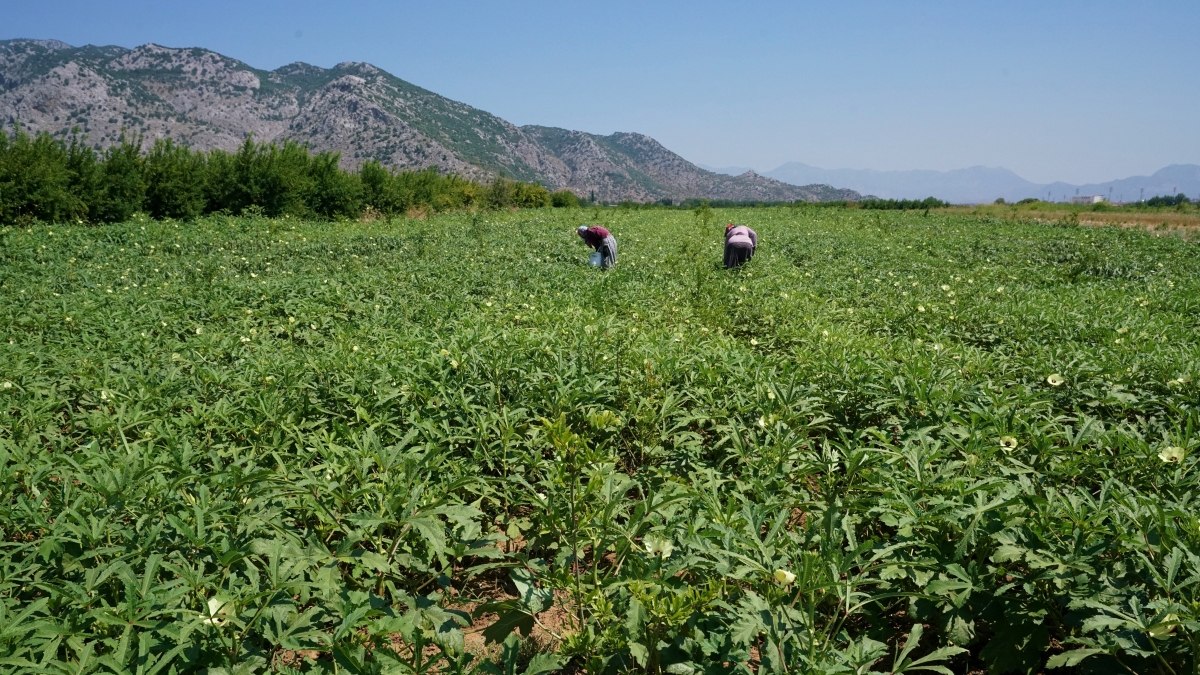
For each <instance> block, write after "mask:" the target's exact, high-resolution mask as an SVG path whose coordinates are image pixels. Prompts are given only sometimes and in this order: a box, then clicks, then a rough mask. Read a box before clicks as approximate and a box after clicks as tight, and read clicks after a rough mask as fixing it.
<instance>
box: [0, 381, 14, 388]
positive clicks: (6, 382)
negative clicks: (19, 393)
mask: <svg viewBox="0 0 1200 675" xmlns="http://www.w3.org/2000/svg"><path fill="white" fill-rule="evenodd" d="M12 388H13V383H12V382H9V381H8V380H5V381H4V384H0V389H12Z"/></svg>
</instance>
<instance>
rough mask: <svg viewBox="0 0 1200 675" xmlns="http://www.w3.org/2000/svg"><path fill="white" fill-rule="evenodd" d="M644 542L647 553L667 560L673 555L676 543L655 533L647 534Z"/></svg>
mask: <svg viewBox="0 0 1200 675" xmlns="http://www.w3.org/2000/svg"><path fill="white" fill-rule="evenodd" d="M642 544H643V545H644V546H645V547H646V553H648V554H649V555H651V556H653V557H656V558H662V559H663V560H666V559H667V558H670V557H671V554H672V553H673V552H674V551H675V543H674V542H672V541H671V540H670V539H669V538H667V537H661V536H657V535H653V534H648V535H646V538H645V539H643V540H642Z"/></svg>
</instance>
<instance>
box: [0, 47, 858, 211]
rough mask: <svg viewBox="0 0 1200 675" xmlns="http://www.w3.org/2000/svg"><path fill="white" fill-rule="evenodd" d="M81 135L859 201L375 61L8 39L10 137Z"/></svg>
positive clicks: (617, 194) (653, 190)
mask: <svg viewBox="0 0 1200 675" xmlns="http://www.w3.org/2000/svg"><path fill="white" fill-rule="evenodd" d="M14 129H20V130H23V131H25V132H29V133H39V132H46V133H49V134H52V135H54V136H55V137H58V138H62V139H67V138H70V137H72V136H76V137H78V138H80V139H82V140H83V142H85V143H87V144H89V145H92V146H93V147H96V148H98V149H101V148H104V147H108V146H111V145H113V144H116V143H118V142H119V141H120V139H121V138H122V136H124V137H125V138H140V139H142V142H143V145H144V146H149V145H152V144H153V143H154V142H155V141H156V140H158V139H160V138H170V139H172V140H174V141H175V142H177V143H180V144H182V145H185V146H188V147H190V148H193V149H197V150H209V149H221V150H226V151H234V150H236V149H237V148H238V147H239V146H240V145H241V144H242V143H243V141H244V140H245V138H246V137H247V136H248V135H252V136H253V138H254V139H255V141H257V142H267V143H271V142H283V141H288V140H291V141H296V142H300V143H303V144H305V145H307V146H308V147H309V148H311V149H312V150H314V151H336V152H338V153H340V156H341V162H342V165H343V167H344V168H347V169H354V168H357V167H358V166H360V165H361V164H363V163H364V162H366V161H368V160H377V161H379V162H380V163H382V164H383V165H384V166H386V167H388V168H390V169H393V170H401V169H422V168H430V167H433V168H437V169H438V170H440V171H443V172H447V173H455V174H458V175H461V176H464V177H466V178H470V179H473V180H478V181H488V180H491V179H492V178H494V177H496V176H505V177H508V178H513V179H517V180H522V181H530V182H538V183H541V184H542V185H545V186H546V187H548V188H550V189H552V190H555V189H560V188H566V189H570V190H571V191H573V192H575V193H576V194H577V195H579V196H580V197H583V198H585V199H587V198H595V199H597V200H599V201H602V202H619V201H636V202H651V201H675V202H677V201H681V200H686V199H693V198H707V199H724V200H733V201H796V200H804V201H818V200H833V199H849V200H854V199H858V198H859V195H858V194H857V193H855V192H853V191H850V190H845V189H835V188H831V187H829V186H825V185H809V186H797V185H792V184H788V183H784V182H781V181H778V180H775V179H772V178H767V177H764V176H759V175H757V174H755V173H753V172H749V173H743V174H741V175H738V176H727V175H724V174H719V173H715V172H711V171H706V170H704V169H701V168H699V167H697V166H695V165H694V164H692V163H690V162H688V161H687V160H685V159H684V158H682V157H680V156H679V155H677V154H675V153H673V152H671V151H670V150H667V149H666V148H664V147H663V146H662V145H661V144H659V143H658V142H657V141H655V140H654V139H652V138H650V137H648V136H644V135H641V134H637V133H614V134H611V135H608V136H599V135H594V134H588V133H584V132H581V131H571V130H567V129H557V128H550V127H541V126H524V127H518V126H516V125H513V124H511V123H509V122H507V121H505V120H503V119H500V118H499V117H496V116H495V115H492V114H490V113H487V112H485V111H483V110H479V109H477V108H473V107H471V106H469V105H466V104H463V103H459V102H457V101H452V100H450V99H447V98H445V97H443V96H439V95H438V94H435V93H434V92H431V91H428V90H426V89H422V88H420V87H417V86H415V85H413V84H411V83H409V82H406V81H404V80H401V79H400V78H398V77H396V76H394V75H392V74H390V73H387V72H384V71H383V70H380V69H379V68H376V67H375V66H372V65H370V64H367V63H342V64H338V65H337V66H334V67H333V68H320V67H317V66H313V65H309V64H305V63H293V64H289V65H286V66H283V67H281V68H278V69H276V70H273V71H263V70H259V69H256V68H253V67H251V66H249V65H247V64H245V63H242V62H240V61H237V60H236V59H231V58H228V57H226V56H222V55H221V54H218V53H216V52H212V51H209V50H206V49H200V48H189V49H176V48H169V47H163V46H159V45H154V44H148V45H143V46H141V47H137V48H134V49H126V48H123V47H113V46H105V47H96V46H85V47H73V46H71V45H68V44H66V43H63V42H59V41H55V40H5V41H0V130H2V131H3V132H5V133H10V132H11V131H13V130H14Z"/></svg>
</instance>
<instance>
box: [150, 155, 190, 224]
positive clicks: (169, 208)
mask: <svg viewBox="0 0 1200 675" xmlns="http://www.w3.org/2000/svg"><path fill="white" fill-rule="evenodd" d="M144 170H145V179H146V210H147V211H148V212H149V214H150V215H151V216H152V217H154V218H180V219H190V218H195V217H196V216H199V215H200V214H201V213H203V212H204V206H205V197H204V181H203V177H204V157H203V155H200V154H198V153H194V152H192V151H191V150H188V149H187V148H184V147H181V146H178V145H175V144H174V143H173V142H172V141H171V140H170V139H160V140H159V141H157V142H156V143H155V144H154V147H152V148H151V149H150V152H149V153H147V155H146V159H145V165H144Z"/></svg>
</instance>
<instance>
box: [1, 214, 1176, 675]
mask: <svg viewBox="0 0 1200 675" xmlns="http://www.w3.org/2000/svg"><path fill="white" fill-rule="evenodd" d="M711 215H712V218H711V219H709V218H707V217H702V215H701V213H699V212H696V213H693V212H691V211H684V210H637V209H617V208H605V209H595V210H591V209H588V210H571V209H556V210H553V211H552V210H549V209H543V210H535V211H520V212H513V213H479V214H466V213H460V214H454V215H443V216H438V217H435V218H431V219H428V220H395V221H392V222H382V221H380V222H373V223H339V224H329V223H312V222H300V221H295V220H287V219H284V220H266V219H245V218H219V217H214V218H209V219H205V220H201V221H198V222H194V223H174V222H166V223H159V222H150V221H142V222H131V223H126V224H121V225H114V226H99V227H59V226H54V227H50V226H45V227H36V228H32V229H18V228H12V227H7V228H0V327H2V328H3V333H2V335H3V338H2V339H0V546H2V547H3V549H2V550H0V670H2V671H3V672H38V673H50V672H62V673H67V672H71V673H80V672H185V671H194V670H201V669H204V668H208V667H212V668H214V669H218V670H216V671H214V672H259V671H263V670H267V669H274V670H290V671H329V672H333V671H337V672H443V673H449V672H481V673H493V672H494V673H510V672H511V673H520V672H548V671H554V670H563V671H566V672H580V671H586V672H622V671H633V672H643V671H645V672H670V673H689V672H708V673H720V672H782V671H788V672H795V673H814V672H820V673H868V672H906V671H908V672H922V668H924V672H935V671H936V672H955V673H961V672H970V671H979V672H984V671H988V672H1041V671H1043V670H1045V669H1046V668H1054V667H1058V668H1060V670H1059V671H1058V672H1096V673H1115V672H1131V673H1184V672H1198V669H1200V664H1198V660H1197V657H1196V654H1197V653H1200V515H1198V514H1200V511H1198V504H1197V500H1198V499H1200V476H1198V469H1197V458H1198V457H1200V265H1198V264H1197V260H1200V245H1198V244H1197V243H1195V242H1188V241H1185V240H1183V239H1180V238H1176V237H1161V236H1159V237H1156V236H1152V235H1149V234H1146V233H1143V232H1139V231H1129V230H1120V229H1110V228H1084V227H1078V226H1072V225H1071V224H1068V223H1063V224H1061V225H1059V226H1055V225H1048V224H1034V223H1022V222H1011V221H1008V220H1000V219H996V218H990V217H987V216H977V215H976V216H972V215H953V214H944V213H942V214H939V213H932V214H928V213H922V212H871V211H866V210H857V209H855V210H845V209H829V208H803V207H794V208H784V207H781V208H772V209H752V210H744V211H724V210H718V211H715V212H713V213H712V214H711ZM726 221H739V222H745V223H747V224H749V225H751V226H752V227H754V228H755V229H756V230H757V231H758V233H759V235H760V237H761V247H760V251H759V253H758V255H757V256H756V257H755V259H754V260H753V261H752V262H751V263H750V264H749V265H748V266H747V267H746V268H744V269H742V270H739V271H735V272H729V271H726V270H723V269H720V267H719V262H720V259H721V248H720V245H721V236H720V234H721V230H722V229H723V228H722V226H723V224H724V222H726ZM583 222H593V223H599V224H602V225H605V226H606V227H608V228H609V229H610V230H612V231H613V233H614V234H615V235H616V237H617V238H618V240H619V242H620V259H619V264H618V266H617V268H616V269H614V270H612V271H610V272H600V271H598V270H596V269H593V268H591V267H589V266H588V265H587V264H586V259H587V252H588V250H587V249H586V247H585V246H584V245H583V244H582V243H581V242H580V241H579V239H578V238H577V237H576V236H575V234H574V227H575V226H576V225H578V224H580V223H583Z"/></svg>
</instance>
